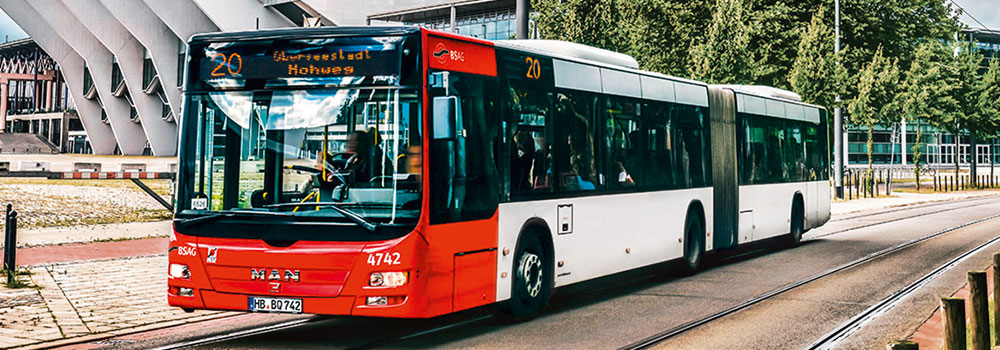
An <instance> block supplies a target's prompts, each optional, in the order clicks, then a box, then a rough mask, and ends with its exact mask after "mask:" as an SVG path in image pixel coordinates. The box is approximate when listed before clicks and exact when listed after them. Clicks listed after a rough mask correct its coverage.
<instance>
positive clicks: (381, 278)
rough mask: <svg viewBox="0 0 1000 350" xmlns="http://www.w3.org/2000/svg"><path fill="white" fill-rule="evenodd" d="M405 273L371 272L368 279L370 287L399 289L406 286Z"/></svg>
mask: <svg viewBox="0 0 1000 350" xmlns="http://www.w3.org/2000/svg"><path fill="white" fill-rule="evenodd" d="M406 279H407V273H406V272H372V275H371V277H370V278H369V279H368V286H370V287H399V286H403V285H406Z"/></svg>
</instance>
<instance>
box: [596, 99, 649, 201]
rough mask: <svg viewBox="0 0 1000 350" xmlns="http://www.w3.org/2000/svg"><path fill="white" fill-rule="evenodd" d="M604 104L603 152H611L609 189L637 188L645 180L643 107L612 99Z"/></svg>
mask: <svg viewBox="0 0 1000 350" xmlns="http://www.w3.org/2000/svg"><path fill="white" fill-rule="evenodd" d="M605 101H606V104H607V108H605V112H606V113H607V120H606V121H605V124H606V125H605V134H604V143H605V146H604V149H606V150H608V155H607V158H608V162H609V163H608V168H607V169H608V173H607V178H608V188H609V189H611V190H621V189H631V188H635V187H636V185H637V184H638V183H640V181H642V180H643V178H644V176H643V173H642V164H643V149H644V147H643V146H642V144H643V142H642V138H643V135H642V134H643V131H642V130H641V128H640V126H639V125H640V118H639V116H640V109H641V107H642V106H641V105H640V104H639V103H636V102H632V101H628V100H626V99H622V98H614V97H612V98H608V99H606V100H605Z"/></svg>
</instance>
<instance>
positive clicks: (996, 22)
mask: <svg viewBox="0 0 1000 350" xmlns="http://www.w3.org/2000/svg"><path fill="white" fill-rule="evenodd" d="M843 1H850V0H843ZM945 1H954V2H955V4H957V5H958V6H961V7H962V8H964V9H965V10H966V11H968V12H969V13H970V14H971V15H972V16H969V15H968V14H963V15H962V17H961V20H962V22H963V23H965V24H966V25H968V26H970V27H975V28H982V27H983V25H985V26H986V27H987V28H990V29H993V30H1000V5H998V3H1000V0H945ZM953 5H954V4H953ZM972 17H975V19H978V20H979V21H980V22H982V24H979V23H977V22H976V21H975V20H974V19H973V18H972ZM27 36H28V35H27V34H25V33H24V31H23V30H21V28H20V27H18V26H17V24H15V23H14V21H12V20H11V19H10V17H8V16H7V14H6V13H4V12H3V10H0V40H3V39H4V38H7V39H8V40H16V39H21V38H25V37H27Z"/></svg>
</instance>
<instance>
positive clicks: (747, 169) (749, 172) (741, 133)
mask: <svg viewBox="0 0 1000 350" xmlns="http://www.w3.org/2000/svg"><path fill="white" fill-rule="evenodd" d="M736 126H737V129H736V130H737V131H736V145H737V146H736V147H737V151H738V152H739V153H738V157H737V161H738V163H739V167H738V168H737V169H739V171H740V174H739V179H740V185H749V184H752V183H753V179H754V178H755V175H756V174H755V173H756V171H757V156H756V155H754V153H753V147H752V146H751V140H752V137H751V135H752V129H751V128H750V116H749V115H747V114H745V113H738V114H736Z"/></svg>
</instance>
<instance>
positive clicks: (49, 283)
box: [0, 255, 233, 349]
mask: <svg viewBox="0 0 1000 350" xmlns="http://www.w3.org/2000/svg"><path fill="white" fill-rule="evenodd" d="M166 265H167V258H166V255H156V256H146V257H134V258H118V259H111V260H93V261H84V262H74V263H60V264H53V265H43V266H34V267H32V268H31V269H30V271H31V276H30V279H31V282H32V284H33V285H35V286H37V288H22V289H8V288H6V287H2V286H0V348H4V349H6V348H13V347H23V346H31V345H35V346H36V347H38V348H44V347H51V346H57V345H64V344H71V343H77V342H83V341H94V340H99V339H103V338H108V337H112V336H115V335H121V334H126V333H129V332H132V331H141V330H148V329H153V328H157V327H164V326H169V325H175V324H178V323H176V322H173V323H167V322H170V321H195V320H205V319H211V318H218V317H226V316H229V315H233V314H232V313H225V312H220V311H196V312H193V313H186V312H184V311H182V310H180V309H178V308H173V307H170V306H168V305H167V303H166V300H165V294H164V293H165V292H166V290H167V281H166V278H165V273H164V271H165V267H166Z"/></svg>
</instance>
